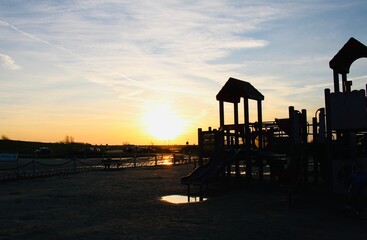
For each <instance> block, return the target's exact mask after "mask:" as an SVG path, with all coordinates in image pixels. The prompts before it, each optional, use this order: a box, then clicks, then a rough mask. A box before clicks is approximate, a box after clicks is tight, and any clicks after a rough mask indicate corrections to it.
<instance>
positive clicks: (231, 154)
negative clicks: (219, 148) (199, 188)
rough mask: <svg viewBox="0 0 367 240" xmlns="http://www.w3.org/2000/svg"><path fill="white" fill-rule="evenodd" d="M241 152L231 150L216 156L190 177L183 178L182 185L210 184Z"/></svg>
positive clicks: (196, 169)
mask: <svg viewBox="0 0 367 240" xmlns="http://www.w3.org/2000/svg"><path fill="white" fill-rule="evenodd" d="M240 151H241V150H240V149H231V150H229V151H223V152H221V153H218V154H215V155H214V156H213V157H211V158H210V161H209V162H208V163H207V164H205V165H203V166H200V167H197V168H195V170H194V171H192V172H191V173H190V174H189V175H188V176H185V177H182V178H181V183H182V184H184V185H191V184H193V185H202V184H206V183H208V182H210V180H212V179H213V178H214V177H216V176H217V175H218V174H219V173H220V171H221V170H222V169H223V167H224V166H225V165H226V164H228V163H231V162H232V161H233V160H234V159H235V158H236V156H238V154H239V152H240Z"/></svg>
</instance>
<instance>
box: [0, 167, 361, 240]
mask: <svg viewBox="0 0 367 240" xmlns="http://www.w3.org/2000/svg"><path fill="white" fill-rule="evenodd" d="M192 168H193V166H192V165H176V166H157V167H145V168H130V169H124V170H118V171H95V172H85V173H79V174H75V175H61V176H54V177H48V178H35V179H24V180H17V181H3V182H0V194H1V197H0V209H1V215H0V239H38V240H41V239H185V240H187V239H282V240H284V239H348V240H351V239H363V238H365V237H366V234H367V221H366V220H363V219H358V218H355V217H351V216H346V215H344V214H342V213H341V211H340V209H339V207H340V202H338V201H331V202H330V201H328V200H327V197H325V194H322V195H321V197H320V195H318V194H314V193H310V194H308V195H300V196H296V197H295V201H294V205H293V207H289V206H288V201H287V195H286V194H285V193H282V192H281V191H280V190H279V188H277V187H276V186H274V185H269V184H263V185H262V186H259V184H258V183H256V182H255V183H253V184H251V185H249V184H245V183H244V182H242V181H241V182H239V183H236V182H235V181H230V182H229V183H215V184H212V185H209V188H208V189H207V191H206V197H207V198H208V200H207V201H205V202H201V203H190V204H171V203H168V202H164V201H161V197H162V196H166V195H175V194H180V195H185V194H186V191H187V189H186V186H184V185H181V184H180V178H181V176H184V175H186V174H188V173H189V172H190V171H191V170H192ZM193 191H196V192H197V191H198V189H196V188H193Z"/></svg>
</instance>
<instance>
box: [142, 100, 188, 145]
mask: <svg viewBox="0 0 367 240" xmlns="http://www.w3.org/2000/svg"><path fill="white" fill-rule="evenodd" d="M142 124H143V126H144V128H145V130H146V132H147V133H148V134H149V135H151V136H152V137H154V138H156V139H158V140H173V139H175V138H176V137H178V136H179V135H180V134H181V133H182V132H183V131H184V128H185V126H186V121H184V120H183V119H182V118H181V117H180V116H179V115H178V113H176V112H175V111H174V110H173V109H172V108H171V107H170V106H168V105H160V104H156V105H151V104H149V106H148V107H147V109H146V111H145V112H144V113H143V117H142Z"/></svg>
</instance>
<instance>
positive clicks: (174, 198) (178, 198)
mask: <svg viewBox="0 0 367 240" xmlns="http://www.w3.org/2000/svg"><path fill="white" fill-rule="evenodd" d="M161 200H162V201H165V202H169V203H173V204H182V203H197V202H203V201H206V200H208V199H207V198H200V197H192V196H190V197H188V196H184V195H168V196H163V197H162V198H161Z"/></svg>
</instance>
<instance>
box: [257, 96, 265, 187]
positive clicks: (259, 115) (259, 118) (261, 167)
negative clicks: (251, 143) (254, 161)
mask: <svg viewBox="0 0 367 240" xmlns="http://www.w3.org/2000/svg"><path fill="white" fill-rule="evenodd" d="M257 122H258V125H259V129H258V131H259V135H258V136H259V150H260V151H261V150H262V149H263V132H262V122H263V120H262V105H261V100H258V101H257ZM258 161H259V180H260V182H263V180H264V162H263V157H262V154H260V155H259V159H258Z"/></svg>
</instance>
